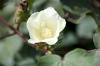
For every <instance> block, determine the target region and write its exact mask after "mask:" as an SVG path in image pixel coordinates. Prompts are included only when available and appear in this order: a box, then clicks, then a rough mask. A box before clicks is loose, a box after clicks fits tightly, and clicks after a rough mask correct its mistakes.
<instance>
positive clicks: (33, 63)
mask: <svg viewBox="0 0 100 66" xmlns="http://www.w3.org/2000/svg"><path fill="white" fill-rule="evenodd" d="M99 4H100V1H99V0H0V66H100V62H99V61H100V5H99ZM49 6H52V7H54V8H55V9H56V10H57V12H58V13H59V15H60V16H61V17H63V18H64V19H65V20H66V27H65V29H64V31H62V32H61V33H60V36H59V41H58V42H57V43H56V44H55V45H52V46H48V45H47V44H45V43H40V44H36V45H31V44H29V43H28V41H27V39H29V34H28V31H27V28H26V22H27V19H28V18H29V16H30V15H31V14H32V13H34V12H39V11H41V10H43V9H45V8H47V7H49Z"/></svg>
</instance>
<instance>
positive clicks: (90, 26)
mask: <svg viewBox="0 0 100 66" xmlns="http://www.w3.org/2000/svg"><path fill="white" fill-rule="evenodd" d="M78 23H79V25H78V27H77V34H78V36H80V37H84V38H92V36H93V33H94V31H95V30H96V28H97V25H96V22H95V20H94V19H93V18H92V17H91V16H86V15H85V16H84V15H83V16H82V17H80V19H79V20H78Z"/></svg>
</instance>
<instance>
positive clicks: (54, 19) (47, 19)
mask: <svg viewBox="0 0 100 66" xmlns="http://www.w3.org/2000/svg"><path fill="white" fill-rule="evenodd" d="M65 25H66V22H65V20H64V19H63V18H61V17H60V16H59V14H58V13H57V12H56V11H55V9H54V8H52V7H49V8H47V9H45V10H42V11H40V12H36V13H33V14H32V15H31V16H30V17H29V19H28V21H27V28H28V31H29V35H30V39H29V40H28V42H29V43H32V44H34V43H39V42H45V43H47V44H49V45H53V44H55V43H56V42H57V41H58V37H59V34H60V32H61V31H62V30H63V29H64V27H65Z"/></svg>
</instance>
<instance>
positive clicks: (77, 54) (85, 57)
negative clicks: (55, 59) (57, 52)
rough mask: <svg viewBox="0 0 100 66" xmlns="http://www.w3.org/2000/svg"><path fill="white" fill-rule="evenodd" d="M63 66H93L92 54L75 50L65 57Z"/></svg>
mask: <svg viewBox="0 0 100 66" xmlns="http://www.w3.org/2000/svg"><path fill="white" fill-rule="evenodd" d="M63 66H95V65H94V58H93V54H92V53H88V52H87V51H86V50H83V49H75V50H73V51H71V52H69V53H68V54H66V55H65V57H64V61H63Z"/></svg>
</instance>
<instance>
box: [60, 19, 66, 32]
mask: <svg viewBox="0 0 100 66" xmlns="http://www.w3.org/2000/svg"><path fill="white" fill-rule="evenodd" d="M65 26H66V21H65V19H63V18H59V31H60V32H61V31H62V30H63V29H64V28H65Z"/></svg>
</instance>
